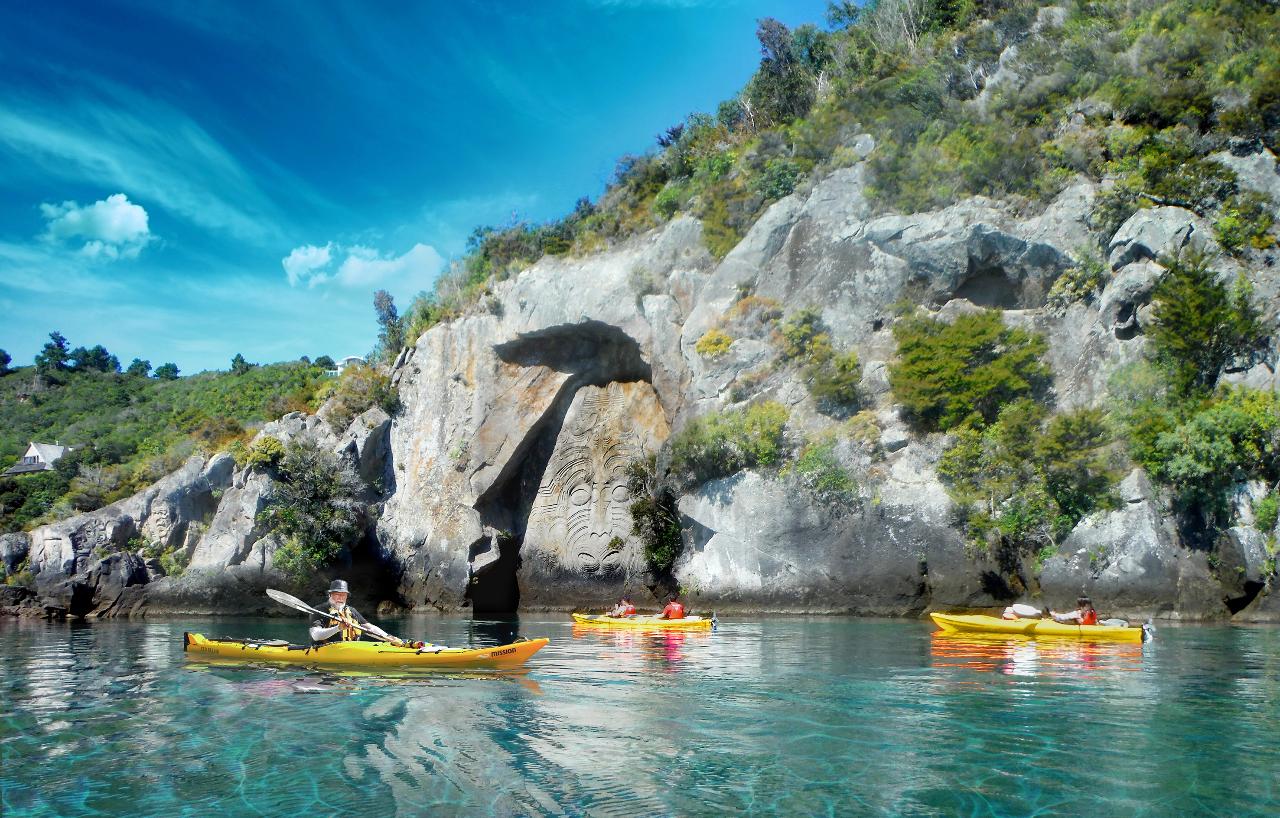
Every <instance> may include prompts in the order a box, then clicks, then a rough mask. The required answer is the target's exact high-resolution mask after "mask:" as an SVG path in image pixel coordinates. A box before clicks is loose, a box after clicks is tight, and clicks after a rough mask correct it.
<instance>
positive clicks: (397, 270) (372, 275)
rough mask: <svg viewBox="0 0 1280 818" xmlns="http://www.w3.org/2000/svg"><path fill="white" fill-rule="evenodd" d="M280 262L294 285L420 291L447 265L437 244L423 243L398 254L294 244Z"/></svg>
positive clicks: (333, 245)
mask: <svg viewBox="0 0 1280 818" xmlns="http://www.w3.org/2000/svg"><path fill="white" fill-rule="evenodd" d="M340 256H341V257H342V261H341V262H340V263H339V262H338V258H339V257H340ZM280 263H281V265H282V266H283V267H284V271H285V276H286V278H288V280H289V284H290V285H291V286H294V287H297V286H299V285H302V284H306V286H307V287H315V286H318V285H320V284H327V283H329V282H333V283H335V284H337V285H339V286H341V287H344V288H349V289H361V288H363V289H369V288H373V287H394V288H396V289H400V290H417V289H423V288H425V287H427V286H428V285H429V284H430V283H431V281H432V280H433V279H434V278H435V277H436V274H438V273H439V272H440V270H442V269H443V268H444V265H445V260H444V257H443V256H441V255H440V253H439V252H438V251H437V250H436V249H435V248H434V247H431V246H430V245H426V244H422V243H418V244H415V245H413V247H412V248H410V249H409V251H408V252H406V253H404V254H402V255H399V256H397V255H394V254H390V253H384V252H382V251H380V250H377V249H376V248H373V247H367V246H365V245H360V244H356V245H351V246H349V247H346V246H342V245H338V244H335V243H333V242H329V243H328V244H326V245H324V246H323V247H318V246H316V245H311V244H307V245H303V246H301V247H295V248H294V249H293V250H292V251H291V252H290V253H289V255H288V256H286V257H285V258H283V259H281V262H280Z"/></svg>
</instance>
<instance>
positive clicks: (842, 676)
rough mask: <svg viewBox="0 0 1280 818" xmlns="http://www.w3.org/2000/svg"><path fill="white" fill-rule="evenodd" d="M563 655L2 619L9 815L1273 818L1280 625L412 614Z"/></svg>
mask: <svg viewBox="0 0 1280 818" xmlns="http://www.w3.org/2000/svg"><path fill="white" fill-rule="evenodd" d="M392 624H394V625H395V626H396V628H397V629H398V630H400V631H401V632H403V633H406V634H411V635H414V636H419V637H427V638H430V639H432V640H434V641H436V642H441V643H448V644H454V645H465V644H477V645H481V644H496V643H498V642H501V641H507V640H509V638H510V637H511V636H512V635H514V634H517V633H518V634H519V635H523V636H530V637H532V636H549V637H551V639H552V643H551V645H550V646H549V647H547V648H546V649H544V650H543V651H542V652H541V653H540V654H538V656H536V657H535V658H534V660H533V662H531V663H530V665H529V666H528V670H527V672H525V673H518V674H500V675H476V676H458V675H454V676H447V675H445V676H442V675H433V676H425V677H423V676H411V677H407V678H395V679H382V678H375V677H368V676H359V675H338V676H331V675H324V674H318V673H316V672H308V671H306V670H301V669H272V668H262V667H209V666H206V665H199V664H194V663H191V662H188V661H187V660H186V659H185V658H184V656H183V653H182V647H181V635H182V631H183V630H184V629H192V630H200V631H203V632H205V633H207V634H210V635H246V636H247V635H253V636H262V637H287V638H294V639H296V638H298V637H299V636H300V635H301V633H302V629H303V622H302V621H301V618H299V621H296V622H294V621H283V620H231V619H223V620H218V621H216V622H215V621H207V620H205V621H199V620H189V621H173V622H167V621H166V622H154V621H147V622H145V623H137V622H134V623H127V622H107V623H96V624H92V625H87V626H70V625H49V624H45V623H37V622H18V621H14V620H5V621H0V638H2V639H3V642H2V643H0V644H3V648H0V652H2V654H3V662H2V663H0V696H2V697H3V702H4V711H3V712H4V715H3V722H2V723H0V753H2V754H3V757H2V760H3V767H2V769H0V785H2V786H3V815H4V816H6V818H8V817H10V816H80V815H130V816H134V815H139V816H142V815H145V816H174V815H191V816H208V815H228V816H239V815H246V816H256V815H270V816H276V815H304V814H305V815H315V816H327V815H345V816H365V815H369V816H417V815H426V814H434V815H449V814H464V815H618V816H648V815H682V816H683V815H689V816H695V815H727V814H737V813H754V814H761V815H767V814H778V815H841V816H844V815H964V816H968V815H1018V816H1025V815H1092V816H1120V815H1142V816H1146V815H1150V816H1180V815H1234V816H1239V815H1276V814H1278V813H1280V781H1278V780H1280V629H1275V628H1263V627H1259V628H1244V627H1230V626H1203V627H1183V628H1174V627H1165V628H1162V629H1161V630H1160V632H1159V634H1158V639H1157V641H1156V642H1154V643H1153V644H1150V645H1147V646H1145V647H1141V646H1136V645H1098V646H1088V645H1080V644H1070V643H1054V644H1047V643H1039V644H1037V643H1034V642H1015V643H1005V642H987V641H968V642H966V641H961V640H956V639H949V638H946V637H938V636H934V635H933V634H932V633H931V628H930V627H929V626H928V625H926V624H923V623H918V622H901V621H875V620H851V619H765V620H761V621H728V622H726V623H724V625H723V627H722V629H721V630H720V631H719V632H717V633H714V634H665V635H664V634H655V635H650V634H641V633H603V634H602V633H599V632H583V631H578V632H575V631H574V629H573V628H572V626H571V625H570V624H569V623H567V622H566V621H564V619H561V618H560V617H555V616H533V617H524V618H522V619H521V620H520V621H519V622H518V623H487V624H486V623H473V622H471V621H469V620H465V619H458V618H434V617H421V618H412V619H406V620H402V621H400V622H395V623H392Z"/></svg>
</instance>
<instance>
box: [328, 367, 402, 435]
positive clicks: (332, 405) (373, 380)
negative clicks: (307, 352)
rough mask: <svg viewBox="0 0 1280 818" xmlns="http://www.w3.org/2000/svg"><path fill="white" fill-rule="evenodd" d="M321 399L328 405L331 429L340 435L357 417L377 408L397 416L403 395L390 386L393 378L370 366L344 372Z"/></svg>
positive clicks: (330, 383)
mask: <svg viewBox="0 0 1280 818" xmlns="http://www.w3.org/2000/svg"><path fill="white" fill-rule="evenodd" d="M318 397H319V399H320V400H322V401H327V402H328V408H327V409H326V416H327V419H328V421H329V426H330V428H332V429H333V431H335V432H338V433H339V434H341V433H342V432H345V431H346V429H347V427H348V426H350V425H351V421H352V420H353V419H354V418H355V417H356V415H359V414H361V413H363V412H365V411H367V410H369V409H372V408H373V407H375V406H379V407H381V408H382V409H383V410H384V411H385V412H386V413H387V414H389V415H393V414H395V413H396V411H397V410H398V409H399V406H400V395H399V393H398V392H397V391H396V389H395V387H393V386H392V385H391V376H390V375H388V374H387V373H385V372H383V371H382V370H380V369H378V368H377V367H373V366H368V365H367V364H355V365H353V366H348V367H347V368H346V369H344V370H342V375H341V376H339V377H338V379H337V380H336V381H330V382H329V383H328V384H326V385H325V388H324V389H322V390H321V391H320V393H319V395H318Z"/></svg>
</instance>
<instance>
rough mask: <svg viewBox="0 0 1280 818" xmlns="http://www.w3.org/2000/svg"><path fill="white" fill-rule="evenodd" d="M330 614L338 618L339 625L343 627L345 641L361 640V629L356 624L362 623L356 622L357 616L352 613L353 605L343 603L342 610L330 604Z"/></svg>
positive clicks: (343, 639)
mask: <svg viewBox="0 0 1280 818" xmlns="http://www.w3.org/2000/svg"><path fill="white" fill-rule="evenodd" d="M329 615H330V616H332V617H333V618H334V619H336V620H338V627H339V628H341V629H342V641H343V642H356V641H359V639H360V634H361V631H360V629H359V628H357V627H356V626H357V625H359V624H360V623H358V622H356V618H355V617H354V616H352V615H351V607H350V606H349V605H343V606H342V610H341V611H339V610H337V609H335V608H334V607H333V606H332V605H330V606H329Z"/></svg>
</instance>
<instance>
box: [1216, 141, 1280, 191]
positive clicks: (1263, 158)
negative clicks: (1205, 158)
mask: <svg viewBox="0 0 1280 818" xmlns="http://www.w3.org/2000/svg"><path fill="white" fill-rule="evenodd" d="M1209 158H1210V159H1214V160H1216V161H1218V162H1221V163H1222V164H1224V165H1226V166H1227V167H1229V168H1231V169H1232V170H1233V171H1235V173H1236V181H1237V182H1238V183H1239V185H1240V187H1242V188H1245V189H1246V190H1256V191H1257V192H1259V193H1265V194H1267V195H1268V196H1270V197H1271V198H1272V200H1273V201H1275V202H1277V203H1280V167H1278V166H1277V163H1276V157H1275V154H1273V153H1272V152H1271V151H1269V150H1267V149H1266V148H1263V149H1262V150H1260V151H1258V152H1257V153H1251V154H1248V155H1245V156H1236V155H1235V154H1233V153H1231V152H1230V151H1222V152H1220V153H1215V154H1213V156H1211V157H1209Z"/></svg>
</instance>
